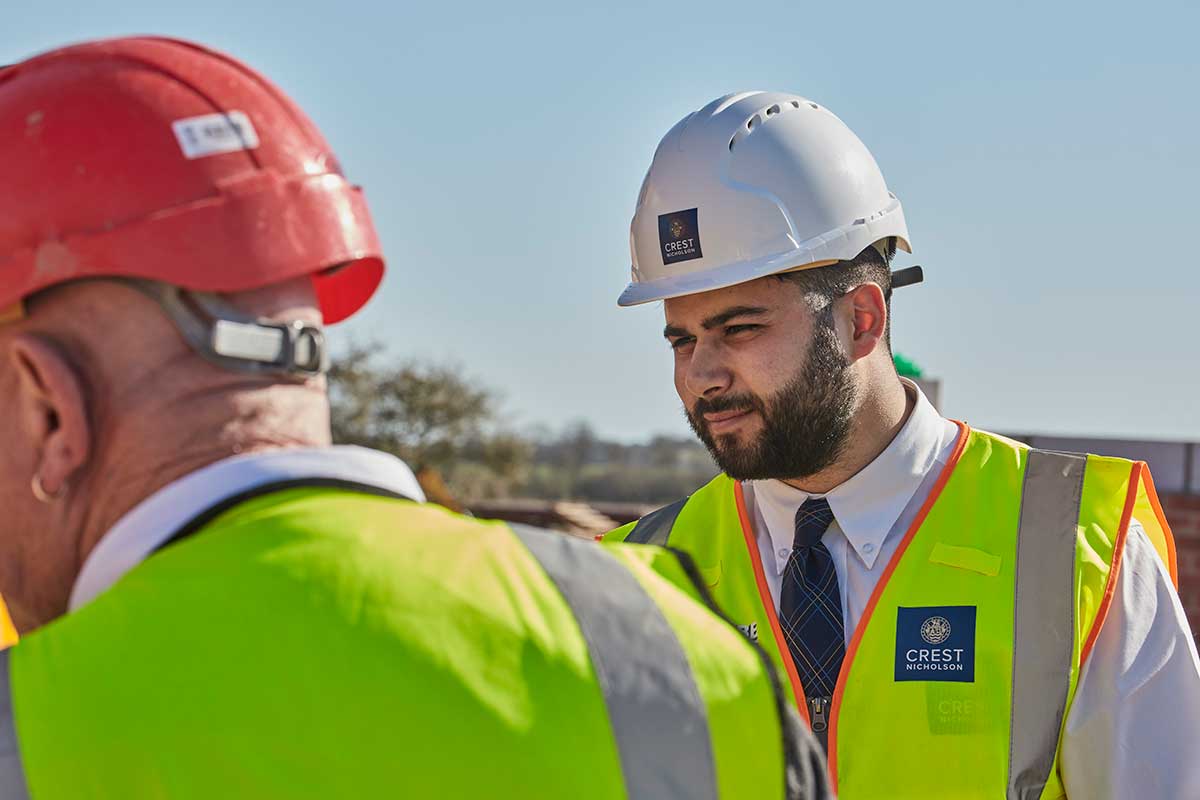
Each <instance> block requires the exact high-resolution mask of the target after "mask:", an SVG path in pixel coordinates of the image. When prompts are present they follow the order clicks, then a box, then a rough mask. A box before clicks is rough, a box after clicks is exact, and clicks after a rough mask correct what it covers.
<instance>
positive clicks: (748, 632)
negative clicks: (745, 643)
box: [737, 622, 758, 642]
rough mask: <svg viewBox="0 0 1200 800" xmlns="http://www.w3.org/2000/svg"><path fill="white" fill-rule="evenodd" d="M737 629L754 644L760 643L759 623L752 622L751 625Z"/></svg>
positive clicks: (740, 626)
mask: <svg viewBox="0 0 1200 800" xmlns="http://www.w3.org/2000/svg"><path fill="white" fill-rule="evenodd" d="M737 629H738V630H739V631H741V632H742V635H743V636H745V637H746V638H747V639H749V640H750V641H752V642H757V641H758V623H757V622H751V623H750V624H749V625H738V626H737Z"/></svg>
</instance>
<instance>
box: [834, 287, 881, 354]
mask: <svg viewBox="0 0 1200 800" xmlns="http://www.w3.org/2000/svg"><path fill="white" fill-rule="evenodd" d="M844 302H846V303H848V304H849V307H850V322H851V329H850V342H849V344H850V359H851V360H852V361H857V360H858V359H860V358H866V357H867V356H869V355H870V354H871V353H873V352H875V348H877V347H879V346H880V344H881V343H883V342H885V341H886V337H887V324H888V313H887V300H886V299H885V298H884V296H883V289H881V288H880V287H879V285H878V284H875V283H864V284H862V285H861V286H859V287H857V288H855V289H854V290H852V291H851V292H849V293H848V294H847V295H846V297H845V298H844Z"/></svg>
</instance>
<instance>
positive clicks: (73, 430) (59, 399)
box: [8, 334, 91, 495]
mask: <svg viewBox="0 0 1200 800" xmlns="http://www.w3.org/2000/svg"><path fill="white" fill-rule="evenodd" d="M8 358H9V360H10V364H9V366H10V367H11V368H12V369H13V370H14V372H15V374H16V376H17V392H18V395H19V396H18V398H17V408H18V410H19V411H18V413H19V414H20V419H19V420H18V426H19V428H20V429H21V430H22V431H23V432H24V434H25V441H26V443H27V445H28V446H29V448H30V449H31V451H32V452H33V453H34V459H33V461H34V464H35V469H36V470H37V473H36V474H37V477H38V478H39V479H40V480H41V483H42V488H43V489H45V490H46V493H47V494H50V495H58V494H59V493H60V492H62V491H63V488H64V487H65V486H66V484H67V482H68V481H69V480H70V478H71V476H72V475H73V474H75V473H76V472H77V471H78V470H79V469H80V468H81V467H83V466H84V465H85V464H86V463H87V462H88V459H89V458H90V456H91V428H90V425H89V424H88V408H87V402H86V400H85V399H84V392H83V381H82V380H81V378H80V376H79V374H78V373H77V372H76V371H75V369H74V368H73V367H72V366H71V364H70V362H68V361H67V359H66V358H65V357H64V356H63V355H62V353H61V352H60V351H59V349H58V348H57V347H56V346H55V345H53V344H52V343H51V342H49V341H48V340H46V339H43V338H42V337H39V336H36V335H33V334H23V335H20V336H17V337H16V338H15V339H14V340H13V341H12V343H11V345H10V346H9V349H8ZM33 477H34V476H33V475H31V476H30V478H31V479H32V478H33Z"/></svg>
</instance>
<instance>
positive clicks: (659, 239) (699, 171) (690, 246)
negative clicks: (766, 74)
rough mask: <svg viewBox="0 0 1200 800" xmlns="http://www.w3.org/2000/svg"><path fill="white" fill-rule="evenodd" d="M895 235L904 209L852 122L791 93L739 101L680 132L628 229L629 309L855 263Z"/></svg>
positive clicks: (665, 147) (660, 154) (657, 160)
mask: <svg viewBox="0 0 1200 800" xmlns="http://www.w3.org/2000/svg"><path fill="white" fill-rule="evenodd" d="M890 238H894V239H895V240H896V245H897V246H898V247H900V248H902V249H904V250H905V251H907V252H910V253H911V252H912V249H911V247H910V246H909V243H908V228H907V226H906V225H905V224H904V212H903V211H902V210H901V208H900V201H899V200H897V199H896V196H895V195H893V194H892V193H891V192H889V191H888V189H887V185H886V184H885V183H884V181H883V174H882V173H881V172H880V171H879V165H878V164H876V163H875V159H874V158H872V157H871V154H870V152H868V151H867V148H866V146H865V145H864V144H863V143H862V142H861V141H860V140H859V138H858V137H857V136H855V135H854V133H853V131H851V130H850V129H849V128H848V127H846V124H845V123H844V122H842V121H841V120H840V119H838V118H837V117H836V116H834V114H833V113H832V112H831V111H829V110H828V109H825V108H823V107H821V106H819V105H817V104H816V103H814V102H812V101H810V100H806V99H804V98H803V97H799V96H797V95H794V94H781V93H778V92H742V93H739V94H731V95H726V96H725V97H722V98H720V99H718V100H714V101H713V102H711V103H709V104H708V105H707V106H705V107H704V108H702V109H700V110H699V111H697V112H695V113H693V114H690V115H688V116H687V117H685V118H684V119H682V120H681V121H680V122H679V123H678V124H676V125H675V127H674V128H672V129H671V130H670V131H669V132H668V133H667V135H666V136H665V137H663V140H662V142H660V143H659V145H658V150H657V151H656V152H655V154H654V161H653V162H651V164H650V170H649V171H648V172H647V173H646V179H645V181H644V182H643V183H642V191H641V194H640V195H639V196H638V203H637V211H636V212H635V213H634V215H633V223H632V225H631V226H630V249H631V250H632V254H633V280H632V282H631V283H630V284H629V286H627V287H626V289H625V291H624V292H622V293H621V297H620V299H619V300H618V301H617V303H618V304H619V305H622V306H632V305H637V304H639V303H648V302H651V301H653V300H664V299H666V298H668V297H678V296H680V295H685V294H693V293H696V292H707V291H710V290H712V289H720V288H722V287H725V286H732V285H734V284H737V283H742V282H744V281H749V280H754V279H755V278H761V277H762V276H764V275H772V274H774V273H778V272H785V271H789V270H793V269H797V268H811V267H818V266H825V265H827V264H832V263H835V262H837V261H843V260H849V259H852V258H854V257H855V256H857V255H858V254H859V253H861V252H862V251H863V250H864V249H866V248H867V247H869V246H871V245H873V244H877V243H879V242H884V241H886V240H888V239H890Z"/></svg>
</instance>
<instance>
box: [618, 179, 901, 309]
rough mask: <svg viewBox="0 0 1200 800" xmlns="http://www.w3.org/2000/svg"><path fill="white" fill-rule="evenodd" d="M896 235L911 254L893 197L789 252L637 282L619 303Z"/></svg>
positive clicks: (831, 256)
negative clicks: (873, 210) (883, 206)
mask: <svg viewBox="0 0 1200 800" xmlns="http://www.w3.org/2000/svg"><path fill="white" fill-rule="evenodd" d="M891 237H894V238H895V239H896V246H897V247H899V248H900V249H901V250H903V251H904V252H906V253H911V252H912V246H911V245H910V244H909V242H908V226H907V225H906V224H905V221H904V211H903V209H902V208H901V207H900V203H899V201H896V200H894V199H893V202H892V204H891V205H890V206H889V207H888V208H886V209H884V210H883V211H881V212H880V213H879V214H878V215H876V216H875V217H874V218H872V219H869V220H856V221H855V222H854V223H853V224H851V225H848V226H846V227H844V228H838V229H836V230H833V231H830V232H829V233H826V234H823V235H822V236H818V237H814V238H813V239H810V240H808V241H806V242H801V243H800V245H799V246H798V247H796V248H795V249H793V250H789V251H787V252H784V253H779V254H776V255H772V256H767V257H765V258H758V259H750V260H747V261H735V262H733V263H731V264H722V265H720V266H717V267H713V268H710V269H705V270H700V271H698V272H688V273H682V274H679V275H673V276H670V277H666V278H659V279H658V280H653V281H636V280H635V281H632V282H630V284H629V285H628V286H626V287H625V291H623V292H622V293H621V296H620V297H619V298H617V305H618V306H620V307H622V308H626V307H629V306H636V305H642V304H644V303H653V302H655V301H657V300H669V299H671V298H673V297H683V296H685V295H689V294H700V293H702V292H711V291H714V290H716V289H725V288H728V287H730V286H736V285H737V284H739V283H747V282H749V281H753V280H757V279H759V278H765V277H766V276H768V275H776V274H778V273H780V272H789V271H794V270H801V269H814V268H816V267H819V266H824V265H827V264H831V263H836V262H838V261H848V260H850V259H852V258H854V257H855V256H857V255H858V254H859V253H861V252H862V251H863V249H865V248H866V247H869V246H870V245H871V244H873V243H875V242H878V241H880V240H882V239H887V238H891ZM635 274H636V270H635Z"/></svg>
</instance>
